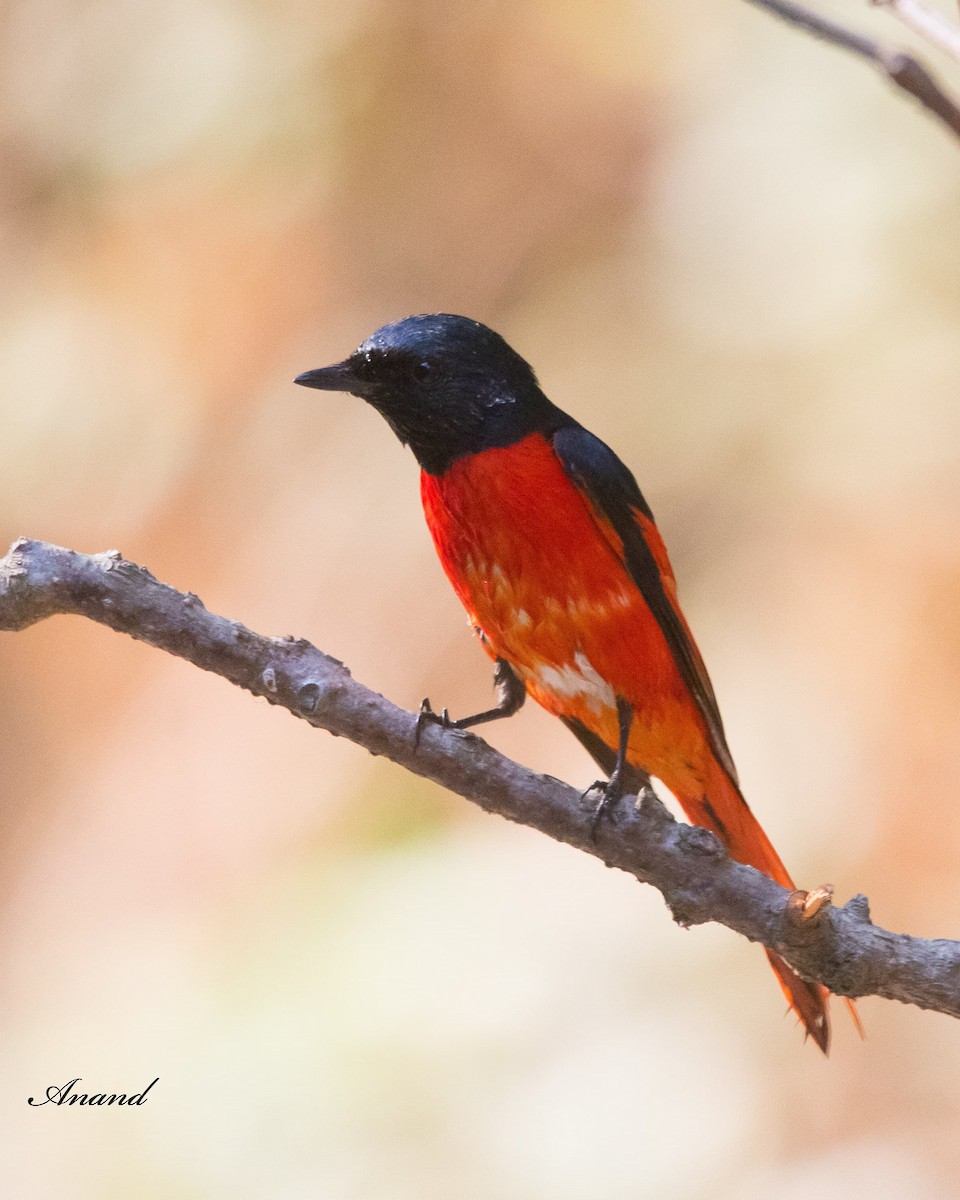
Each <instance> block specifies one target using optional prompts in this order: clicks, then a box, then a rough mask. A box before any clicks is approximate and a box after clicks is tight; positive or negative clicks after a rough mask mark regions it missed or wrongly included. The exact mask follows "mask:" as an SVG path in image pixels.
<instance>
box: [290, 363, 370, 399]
mask: <svg viewBox="0 0 960 1200" xmlns="http://www.w3.org/2000/svg"><path fill="white" fill-rule="evenodd" d="M293 382H294V383H300V384H302V385H303V386H304V387H312V388H320V389H321V391H324V392H356V391H357V389H358V387H359V386H360V380H359V379H357V377H356V374H355V373H354V371H353V368H352V367H351V365H350V362H349V360H346V361H344V362H340V363H334V365H333V366H332V367H317V368H316V369H315V370H313V371H304V372H303V374H302V375H298V376H297V377H296V379H295V380H294V381H293Z"/></svg>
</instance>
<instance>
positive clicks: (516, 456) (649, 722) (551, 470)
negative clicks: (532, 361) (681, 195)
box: [295, 313, 856, 1054]
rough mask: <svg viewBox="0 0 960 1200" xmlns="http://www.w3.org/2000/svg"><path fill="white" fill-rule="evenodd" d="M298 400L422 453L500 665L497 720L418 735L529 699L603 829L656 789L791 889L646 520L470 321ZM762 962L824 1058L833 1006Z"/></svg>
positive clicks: (429, 499)
mask: <svg viewBox="0 0 960 1200" xmlns="http://www.w3.org/2000/svg"><path fill="white" fill-rule="evenodd" d="M295 382H296V383H298V384H301V385H303V386H306V387H311V388H319V389H321V390H324V391H336V392H347V393H350V394H352V395H354V396H357V397H359V398H360V399H362V400H364V401H366V402H367V403H368V404H369V405H370V406H372V407H373V408H374V409H376V410H377V412H379V413H380V414H381V416H383V417H384V418H385V419H386V421H387V424H388V425H389V426H390V428H391V429H392V430H393V432H394V433H395V434H396V435H397V437H398V438H399V439H400V441H401V442H402V443H403V444H404V445H405V446H408V447H409V448H410V450H411V451H412V452H413V454H414V456H415V458H416V459H417V462H418V463H419V466H420V491H421V499H422V503H423V509H424V514H425V516H426V521H427V526H428V528H429V530H430V533H431V535H432V538H433V542H434V545H435V547H436V551H437V554H438V556H439V558H440V562H441V564H442V566H443V569H444V571H445V573H446V575H447V577H448V578H449V580H450V582H451V584H452V585H453V588H454V591H455V592H456V594H457V596H458V597H459V599H460V601H461V602H462V604H463V606H464V607H465V609H466V610H467V614H468V617H469V621H470V624H471V625H472V626H473V629H474V631H475V633H476V635H477V637H478V638H479V640H480V642H481V644H482V646H483V647H484V649H485V650H486V652H487V653H488V654H489V655H490V657H491V658H492V659H493V661H494V682H495V686H496V696H497V703H496V704H495V705H494V706H493V707H491V708H488V709H485V710H483V711H481V712H478V713H474V714H473V715H471V716H467V717H461V718H460V719H459V720H451V719H450V718H449V716H448V714H447V713H446V710H443V712H442V713H441V714H435V713H434V712H433V710H432V709H431V708H430V706H429V702H427V701H425V702H424V706H423V708H422V711H421V720H422V719H431V720H432V719H437V720H440V721H441V722H442V723H444V724H447V725H449V726H452V727H454V728H458V729H467V728H471V727H474V726H477V725H482V724H485V723H487V722H489V721H493V720H496V719H498V718H501V717H508V716H510V715H512V714H513V713H515V712H517V710H518V709H519V708H520V707H521V705H522V704H523V703H524V700H525V699H526V697H527V695H530V696H532V697H533V699H534V700H535V701H537V702H538V703H539V704H540V705H542V706H543V708H545V709H546V710H547V711H548V712H549V713H552V714H554V715H555V716H557V717H559V718H560V720H561V721H563V723H564V724H565V725H566V726H567V728H568V729H569V730H570V731H571V732H572V733H573V734H574V735H575V736H576V737H577V738H578V739H579V741H580V742H581V743H582V745H583V746H584V748H585V749H586V750H587V752H588V754H590V755H591V757H592V758H593V759H594V761H595V762H596V763H597V765H598V766H599V767H600V768H601V770H602V771H603V772H604V774H605V776H606V779H605V781H601V783H600V784H598V785H595V786H597V787H598V788H599V791H600V803H599V804H598V805H597V817H596V819H600V817H601V816H602V814H603V812H604V811H605V810H606V809H608V808H609V806H610V805H612V804H615V803H616V802H617V800H619V798H620V797H621V796H622V795H624V794H630V795H634V794H637V793H638V792H640V791H642V790H643V789H644V788H645V787H646V786H648V785H649V782H650V777H651V776H653V777H655V778H656V779H658V780H660V781H661V783H663V784H664V785H665V786H666V787H667V788H668V789H669V791H670V792H671V793H672V794H673V795H674V796H675V797H676V799H677V801H678V802H679V804H680V807H681V808H682V809H683V811H684V813H685V814H686V816H687V817H688V818H689V820H690V821H691V822H693V823H694V824H696V825H700V826H703V827H705V828H706V829H709V830H711V831H712V832H713V833H714V834H715V835H716V836H717V837H718V838H719V839H720V841H721V842H722V843H723V845H724V846H725V847H726V849H727V851H728V852H729V854H730V855H731V857H732V858H734V859H736V860H737V861H738V862H741V863H745V864H747V865H748V866H751V867H755V868H756V869H757V870H759V871H762V872H764V873H765V874H767V875H769V876H770V877H771V878H772V879H774V880H776V882H777V883H779V884H781V885H782V886H783V887H785V888H789V889H791V890H793V889H794V884H793V881H792V879H791V878H790V875H789V874H788V872H787V870H786V868H785V867H784V865H783V862H782V861H781V859H780V856H779V855H778V854H777V852H776V850H775V849H774V848H773V844H772V843H771V842H770V840H769V838H768V837H767V835H766V834H765V833H764V831H763V829H762V828H761V826H760V823H759V822H758V820H757V818H756V817H755V816H754V815H753V812H752V811H751V810H750V808H749V807H748V805H747V802H746V800H745V799H744V797H743V793H742V792H741V790H740V785H739V781H738V776H737V770H736V767H735V765H734V761H733V757H732V756H731V753H730V750H729V747H728V745H727V739H726V735H725V733H724V728H723V723H722V721H721V717H720V710H719V707H718V704H717V699H716V696H715V694H714V690H713V686H712V684H711V682H710V677H709V676H708V674H707V670H706V667H705V666H704V662H703V659H702V657H701V655H700V652H699V650H698V649H697V646H696V643H695V642H694V640H693V635H692V634H691V632H690V628H689V626H688V625H687V622H686V619H685V617H684V615H683V612H682V611H681V609H680V605H679V602H678V599H677V585H676V579H675V576H674V572H673V568H672V567H671V564H670V560H669V558H668V556H667V550H666V547H665V545H664V542H663V539H662V538H661V536H660V533H659V531H658V529H657V526H656V524H655V522H654V518H653V513H652V511H651V509H650V507H649V505H648V504H647V502H646V500H645V499H644V497H643V495H642V493H641V491H640V488H639V486H638V485H637V482H636V480H635V478H634V476H633V475H632V473H631V472H630V470H629V468H628V467H626V466H625V465H624V463H623V462H622V461H621V460H620V459H619V458H618V457H617V455H616V454H615V453H614V451H613V450H611V449H610V448H609V446H607V445H606V444H605V443H604V442H603V441H601V440H600V438H598V437H596V436H594V434H592V433H590V432H589V431H588V430H587V429H586V428H584V426H583V425H581V424H580V423H579V422H578V421H577V420H575V419H574V418H573V417H571V416H569V415H568V414H567V413H566V412H564V411H563V410H562V409H560V408H558V407H557V406H556V405H555V404H553V403H552V402H551V401H550V400H549V399H548V398H547V397H546V395H545V394H544V392H543V391H542V390H541V388H540V385H539V383H538V381H537V377H536V375H535V374H534V371H533V369H532V367H531V366H530V365H529V364H528V363H527V362H526V361H525V360H524V359H523V358H522V357H521V356H520V355H519V354H518V353H517V352H516V351H515V350H513V349H512V348H511V347H510V346H509V345H508V344H507V342H506V341H505V340H504V339H503V338H502V337H501V336H500V335H499V334H498V333H495V332H494V331H493V330H492V329H490V328H488V327H487V326H486V325H483V324H481V323H480V322H479V321H474V320H471V319H470V318H468V317H463V316H457V315H455V314H451V313H432V314H421V315H417V316H410V317H405V318H404V319H402V320H399V321H395V322H393V323H391V324H387V325H384V326H382V327H381V328H379V329H377V330H376V331H375V332H374V333H372V334H371V335H370V336H369V337H368V338H367V339H366V340H365V341H364V342H362V343H361V345H360V346H359V347H358V348H357V349H356V350H355V351H354V352H353V353H352V354H350V355H349V356H348V357H347V358H345V359H343V361H341V362H338V363H335V364H333V365H332V366H327V367H320V368H317V369H315V370H310V371H305V372H304V373H303V374H301V375H298V376H297V378H296V380H295ZM418 729H419V724H418ZM589 790H591V789H588V791H589ZM766 953H767V957H768V958H769V960H770V964H771V966H772V967H773V970H774V972H775V974H776V976H777V979H778V980H779V983H780V986H781V988H782V989H783V992H784V994H785V996H786V998H787V1000H788V1003H789V1005H790V1007H791V1008H792V1009H793V1011H794V1012H795V1014H796V1015H797V1017H798V1018H799V1020H800V1022H801V1023H802V1025H803V1027H804V1029H805V1030H806V1033H807V1034H808V1035H809V1036H810V1037H811V1038H812V1039H813V1041H814V1042H815V1043H816V1045H817V1046H819V1048H820V1049H821V1050H822V1051H823V1052H824V1053H825V1054H826V1053H827V1050H828V1047H829V1041H830V1020H829V1014H828V998H829V992H828V991H827V989H826V988H825V987H823V986H822V985H820V984H818V983H813V982H809V981H807V980H805V979H803V978H802V977H801V976H800V975H798V974H797V972H796V971H794V969H793V968H792V967H791V966H790V965H789V964H788V963H787V962H786V961H785V960H784V959H783V958H782V957H781V956H780V955H778V954H777V953H776V952H774V951H772V950H769V949H768V950H767V951H766ZM851 1011H852V1010H851ZM854 1019H855V1020H856V1015H855V1013H854Z"/></svg>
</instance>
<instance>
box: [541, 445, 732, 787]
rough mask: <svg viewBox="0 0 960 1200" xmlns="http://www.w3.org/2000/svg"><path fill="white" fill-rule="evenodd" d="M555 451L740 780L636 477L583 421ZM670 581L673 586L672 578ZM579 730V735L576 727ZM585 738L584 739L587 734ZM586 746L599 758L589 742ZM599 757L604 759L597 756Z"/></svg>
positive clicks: (721, 755)
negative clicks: (603, 525) (618, 555)
mask: <svg viewBox="0 0 960 1200" xmlns="http://www.w3.org/2000/svg"><path fill="white" fill-rule="evenodd" d="M553 449H554V452H555V453H556V455H557V458H558V459H559V460H560V463H561V465H562V466H563V469H564V471H565V472H566V473H567V475H568V476H569V478H570V480H571V481H572V482H573V483H574V484H575V485H576V487H577V488H578V490H579V491H580V492H581V493H582V494H583V495H585V496H586V498H587V500H588V501H589V502H590V504H591V505H592V506H593V508H594V509H595V510H596V511H597V513H598V514H599V516H600V517H601V518H603V520H604V521H605V522H608V523H609V525H610V526H611V527H612V528H613V530H614V532H615V533H616V535H617V537H618V538H619V539H620V541H621V542H622V544H623V554H622V558H623V565H624V566H625V567H626V569H627V571H628V572H629V574H630V577H631V579H632V580H633V582H634V583H635V584H636V585H637V587H638V588H639V589H640V594H641V595H642V596H643V598H644V600H645V601H646V604H647V607H648V608H649V609H650V611H651V613H652V614H653V616H654V618H655V619H656V622H657V624H658V625H659V626H660V628H661V630H662V631H663V636H664V637H665V638H666V640H667V645H668V646H669V648H670V652H671V654H672V655H673V658H674V661H675V662H676V664H677V667H678V669H679V671H680V675H681V677H682V679H683V681H684V683H685V684H686V686H687V689H688V691H689V692H690V695H691V696H692V697H693V699H694V701H695V702H696V705H697V707H698V708H699V710H700V712H701V714H702V716H703V719H704V721H705V723H706V726H707V731H708V733H709V736H710V743H711V746H712V748H713V751H714V754H715V755H716V757H717V760H718V762H720V763H721V765H722V766H723V767H724V769H725V770H726V772H727V774H728V775H729V776H730V778H731V779H732V780H733V781H734V783H736V782H737V771H736V767H735V766H734V764H733V758H732V757H731V755H730V750H729V748H728V746H727V739H726V736H725V735H724V732H723V722H722V721H721V719H720V710H719V708H718V707H717V700H716V696H714V694H713V687H712V685H711V683H710V677H709V676H708V675H707V669H706V667H705V666H704V664H703V659H702V658H701V657H700V652H699V650H698V649H697V647H696V646H695V645H694V642H693V639H692V638H691V637H690V633H689V631H688V630H687V628H686V625H685V623H684V621H683V618H682V617H681V616H680V611H679V609H678V608H677V607H676V605H675V602H674V601H673V600H672V599H671V597H670V596H669V595H668V594H667V590H666V588H665V586H664V580H663V578H662V576H661V574H660V569H659V567H658V566H657V561H656V559H655V558H654V555H653V552H652V551H651V549H650V546H649V545H648V544H647V540H646V538H645V536H644V532H643V529H642V528H641V526H640V524H639V522H638V519H637V518H638V516H643V517H645V518H646V519H647V520H648V521H650V522H651V523H652V522H653V513H652V512H651V511H650V507H649V505H648V504H647V502H646V500H644V498H643V495H642V493H641V491H640V488H639V487H638V486H637V481H636V480H635V479H634V477H633V476H632V475H631V473H630V471H629V469H628V468H627V467H625V466H624V464H623V463H622V462H621V461H620V459H619V458H617V456H616V455H615V454H614V452H613V451H612V450H611V449H610V447H609V446H607V445H606V444H605V443H604V442H602V441H601V440H600V439H599V438H598V437H594V435H593V434H592V433H589V432H588V431H587V430H586V429H584V428H583V426H582V425H577V424H571V425H569V426H564V427H563V428H562V429H558V430H557V432H556V433H555V434H554V435H553ZM618 549H619V548H618ZM670 583H671V586H672V583H673V580H672V577H671V581H670ZM574 733H576V734H577V736H578V737H580V734H579V732H578V731H577V730H574ZM580 740H581V742H584V739H583V738H582V737H580ZM584 745H586V747H587V749H588V750H589V751H590V753H591V754H593V756H594V758H597V755H596V753H595V752H594V750H592V749H591V747H590V746H589V745H587V744H586V742H584ZM597 761H598V762H600V760H599V759H598V758H597ZM600 765H601V766H603V763H602V762H601V763H600Z"/></svg>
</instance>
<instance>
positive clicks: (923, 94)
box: [747, 0, 960, 137]
mask: <svg viewBox="0 0 960 1200" xmlns="http://www.w3.org/2000/svg"><path fill="white" fill-rule="evenodd" d="M747 2H748V3H749V4H754V5H756V7H757V8H764V9H766V10H767V12H771V13H773V14H774V16H777V17H780V18H781V20H784V21H787V22H789V23H790V24H791V25H797V26H798V27H799V28H801V29H805V30H806V31H807V32H808V33H812V34H813V36H814V37H818V38H821V39H822V40H823V41H825V42H829V43H830V44H831V45H833V46H839V47H840V48H841V49H842V50H849V51H850V53H851V54H856V55H857V56H858V57H860V58H865V59H866V60H867V61H868V62H872V63H873V64H874V65H875V66H877V67H879V68H880V70H881V71H882V72H883V73H884V74H885V75H886V76H887V78H888V79H890V80H891V82H893V83H895V84H896V85H897V87H899V88H902V89H903V91H905V92H908V93H909V94H910V95H911V96H913V97H914V99H915V100H919V101H920V103H921V104H922V105H923V106H924V108H926V109H927V110H928V111H930V112H932V113H933V114H934V116H936V117H939V119H940V120H941V121H942V122H943V123H944V125H946V126H947V128H948V129H950V130H951V132H952V133H954V134H955V135H956V136H957V137H960V108H958V107H957V105H956V103H955V102H954V101H953V100H952V99H951V98H950V96H949V95H948V94H947V93H946V92H945V91H944V90H943V88H942V87H941V86H940V84H939V83H938V82H937V80H936V79H934V77H933V76H932V75H931V74H930V72H929V71H928V70H927V68H926V67H925V66H924V65H923V63H921V62H920V61H919V60H918V59H916V58H914V57H913V56H912V55H910V54H906V53H905V52H904V51H902V50H891V49H890V48H888V47H886V46H883V45H881V44H880V43H879V42H876V41H874V40H873V39H872V38H868V37H865V36H864V35H863V34H861V33H856V32H854V31H853V30H852V29H847V28H845V27H844V26H843V25H839V24H837V22H836V21H831V20H829V18H827V17H824V16H821V14H820V13H818V12H814V11H813V10H812V9H808V8H804V7H803V6H802V5H800V4H795V3H793V0H747Z"/></svg>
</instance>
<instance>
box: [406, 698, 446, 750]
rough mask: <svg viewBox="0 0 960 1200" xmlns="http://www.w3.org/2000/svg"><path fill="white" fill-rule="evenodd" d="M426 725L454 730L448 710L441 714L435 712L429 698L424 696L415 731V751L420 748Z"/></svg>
mask: <svg viewBox="0 0 960 1200" xmlns="http://www.w3.org/2000/svg"><path fill="white" fill-rule="evenodd" d="M424 725H439V726H440V727H441V729H452V728H453V722H452V721H451V720H450V714H449V713H448V712H447V710H446V709H445V708H444V709H441V711H440V712H434V711H433V708H432V706H431V704H430V700H429V698H428V697H426V696H424V698H423V701H422V703H421V704H420V711H419V712H418V713H417V723H416V725H415V726H414V729H413V748H414V749H415V750H417V749H419V747H420V735H421V734H422V733H423V727H424Z"/></svg>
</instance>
